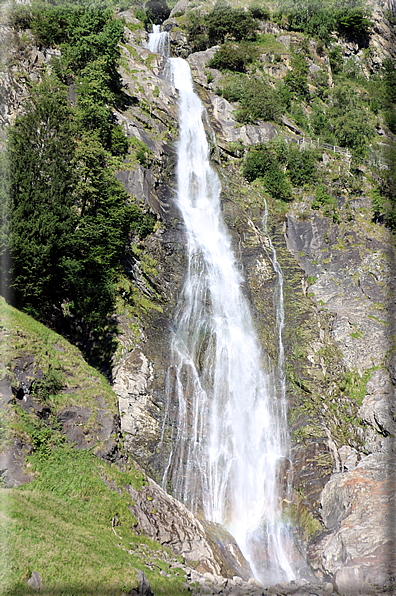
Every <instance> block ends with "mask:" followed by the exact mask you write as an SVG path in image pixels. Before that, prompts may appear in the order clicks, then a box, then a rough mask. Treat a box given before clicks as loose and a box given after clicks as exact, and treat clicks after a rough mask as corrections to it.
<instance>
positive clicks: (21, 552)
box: [0, 298, 186, 596]
mask: <svg viewBox="0 0 396 596" xmlns="http://www.w3.org/2000/svg"><path fill="white" fill-rule="evenodd" d="M0 321H1V323H0V356H1V360H2V362H4V363H5V368H4V369H3V372H2V376H4V375H5V374H9V375H11V376H12V373H13V369H14V368H15V363H16V359H17V358H18V357H20V356H22V355H23V354H25V355H28V354H33V355H34V364H35V367H36V368H37V367H38V366H39V367H40V368H41V370H42V371H43V372H44V374H45V375H47V376H48V378H50V375H49V372H50V371H52V372H54V371H56V373H57V375H58V376H57V378H60V379H61V380H62V384H63V386H64V387H66V388H69V389H73V390H74V391H75V393H63V392H62V390H60V391H59V390H54V392H55V393H56V394H55V395H47V394H43V395H42V396H40V398H39V399H40V400H41V401H43V402H44V401H45V403H46V404H49V405H50V407H51V415H50V417H49V419H48V420H45V421H44V420H41V419H40V418H39V417H37V416H36V415H35V414H34V413H33V412H32V411H26V410H24V409H23V408H22V407H21V406H20V405H18V404H10V405H9V406H5V407H4V408H3V409H2V410H0V423H1V424H0V441H1V444H0V453H1V452H2V451H4V449H5V448H6V446H7V444H10V443H11V444H12V443H13V440H14V438H16V437H17V438H19V439H20V440H21V441H22V443H23V445H25V446H26V445H30V447H31V450H32V454H31V455H29V456H28V457H27V458H26V462H25V470H26V471H27V472H29V473H31V474H33V475H34V480H33V482H31V483H29V484H25V485H23V486H21V487H19V488H13V489H8V488H0V535H1V544H2V549H1V551H0V552H1V555H0V593H1V594H12V595H17V594H21V595H24V594H34V593H35V592H34V591H33V590H32V589H31V588H29V587H28V586H27V583H26V580H27V579H28V578H29V577H30V576H31V573H32V571H37V572H38V573H39V574H40V575H41V577H42V579H43V585H44V589H43V590H42V591H41V592H40V593H41V594H45V595H48V596H49V595H50V594H51V596H63V595H65V596H66V595H68V596H70V595H76V596H83V595H85V596H91V595H92V596H93V595H103V596H113V595H114V596H120V595H121V593H122V592H126V593H129V592H130V591H131V590H132V589H133V588H135V587H136V586H137V582H136V570H137V569H142V570H143V571H144V573H145V574H146V575H147V577H148V579H149V581H150V585H151V587H152V589H153V591H154V593H155V594H159V595H161V594H164V595H165V596H178V595H179V594H180V595H182V594H185V593H186V590H185V589H184V587H183V586H182V581H183V579H184V577H183V574H181V575H180V576H178V577H177V576H176V575H175V573H176V572H175V571H174V570H173V569H172V570H171V569H169V557H170V555H169V553H168V552H167V551H166V550H165V549H163V548H162V547H161V546H160V545H159V544H157V543H155V542H153V541H151V540H149V539H148V538H146V537H145V536H138V535H137V534H136V533H135V531H134V529H135V527H136V519H135V517H134V516H133V514H132V513H131V511H130V509H129V507H130V505H131V497H130V495H129V493H128V491H127V487H128V486H130V485H131V486H134V487H135V488H136V489H137V490H141V487H142V486H143V484H145V483H147V480H146V478H145V476H144V474H143V473H142V472H140V471H139V470H136V469H135V468H134V466H133V463H132V462H130V466H129V467H128V468H127V466H126V464H125V466H124V469H123V470H121V469H119V468H118V467H116V466H115V464H112V465H110V464H108V463H106V462H104V461H102V460H100V459H98V458H97V457H95V455H94V454H93V452H92V451H91V450H76V449H75V448H74V447H73V446H71V445H69V444H68V442H67V440H66V438H65V436H64V435H63V434H62V433H61V428H60V425H59V423H58V422H57V419H56V413H57V412H59V411H60V410H61V409H63V408H64V407H66V406H68V405H73V404H78V405H84V406H85V407H89V408H91V409H92V412H93V414H92V417H91V418H92V421H94V420H95V417H96V411H97V409H98V408H100V407H103V405H101V404H102V402H101V400H98V401H95V400H97V398H101V399H103V400H104V401H105V403H106V406H107V408H108V409H109V410H110V411H111V412H114V414H116V413H117V412H118V408H117V398H116V395H115V394H114V392H113V391H112V389H111V387H110V386H109V385H108V384H107V382H106V380H105V379H104V377H102V376H101V375H100V374H99V373H98V372H97V371H96V370H95V369H93V368H92V367H90V366H89V365H88V364H87V363H86V362H85V361H84V359H83V357H82V354H81V352H80V351H79V350H78V349H77V348H76V347H74V346H72V345H71V344H69V343H68V342H67V341H66V340H65V339H63V338H62V337H61V336H59V335H58V334H56V333H54V332H53V331H51V330H49V329H47V328H46V327H44V325H42V324H40V323H38V322H37V321H35V320H34V319H32V318H31V317H29V316H28V315H26V314H24V313H21V312H19V311H17V310H16V309H14V308H12V307H10V306H9V305H8V304H6V303H5V301H4V300H3V298H0ZM90 423H91V420H90V421H89V423H88V424H90ZM120 447H121V449H122V445H120ZM95 449H96V447H95ZM3 486H4V484H3ZM0 487H1V485H0ZM112 520H116V522H117V524H118V525H116V527H115V529H114V530H115V532H116V533H115V532H114V531H113V528H112ZM123 549H125V550H123ZM128 551H130V553H131V554H130V553H128ZM155 559H158V560H162V565H161V568H163V569H167V571H168V573H171V574H172V577H171V578H167V577H165V578H164V577H162V576H160V575H159V572H160V569H158V568H154V570H153V571H152V570H150V569H149V568H148V567H147V566H146V563H147V562H150V561H154V560H155ZM174 561H176V558H174Z"/></svg>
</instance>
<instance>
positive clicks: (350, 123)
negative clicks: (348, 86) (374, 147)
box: [334, 109, 375, 160]
mask: <svg viewBox="0 0 396 596" xmlns="http://www.w3.org/2000/svg"><path fill="white" fill-rule="evenodd" d="M334 133H335V136H336V139H337V141H338V143H339V145H340V146H341V147H348V149H350V150H351V153H352V156H353V157H354V158H355V159H357V160H360V159H362V158H364V157H365V156H366V155H367V145H368V142H369V141H370V139H372V138H373V136H374V134H375V130H374V127H373V125H372V124H371V122H370V119H369V116H368V114H367V112H366V111H365V110H361V109H360V110H359V109H355V110H350V111H348V112H346V113H345V114H344V115H343V116H339V117H338V118H337V120H336V121H335V123H334Z"/></svg>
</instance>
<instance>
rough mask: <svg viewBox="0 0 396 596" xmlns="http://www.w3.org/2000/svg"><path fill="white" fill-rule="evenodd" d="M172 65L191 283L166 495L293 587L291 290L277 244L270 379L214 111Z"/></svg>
mask: <svg viewBox="0 0 396 596" xmlns="http://www.w3.org/2000/svg"><path fill="white" fill-rule="evenodd" d="M169 64H170V69H171V79H172V80H171V82H172V83H173V85H174V86H175V87H176V89H178V91H179V114H180V115H179V124H180V138H179V142H178V163H177V204H178V206H179V209H180V211H181V213H182V215H183V219H184V223H185V228H186V234H187V238H188V271H187V277H186V281H185V284H184V288H183V292H182V295H181V297H180V301H179V307H178V313H177V316H176V320H175V331H174V333H173V338H172V354H171V366H170V368H169V371H168V378H167V405H166V417H168V420H166V419H165V420H164V427H163V428H164V431H165V428H166V424H168V423H170V425H171V429H172V430H171V443H172V444H173V445H174V447H173V450H172V452H171V453H170V456H169V461H168V465H167V467H166V469H165V472H164V477H163V485H164V487H168V486H170V487H171V490H172V492H173V494H174V495H175V496H176V497H177V498H179V499H180V500H182V501H183V502H184V503H185V504H186V505H187V506H189V507H190V508H191V509H192V510H194V511H197V510H202V511H203V514H204V516H205V518H206V519H208V520H211V521H215V522H219V523H222V524H224V525H225V526H226V527H227V528H228V529H229V531H230V532H231V533H232V534H233V535H234V537H235V539H236V540H237V542H238V544H239V546H240V548H241V550H242V552H243V553H244V555H245V556H246V558H247V559H248V560H249V562H250V563H251V566H252V568H253V571H254V572H255V575H256V577H257V578H258V579H260V580H261V581H264V582H265V581H266V582H271V581H274V580H279V579H288V580H290V579H293V578H294V572H293V569H292V567H291V565H290V563H289V561H288V556H287V548H288V546H287V545H288V542H289V540H290V539H289V536H288V527H287V525H286V524H284V523H283V522H282V519H281V510H280V505H279V498H278V490H277V469H278V467H279V463H280V462H282V460H283V459H284V458H285V456H286V454H287V433H286V420H285V409H286V408H285V381H284V376H283V345H282V327H283V302H282V282H283V278H282V274H281V270H280V267H279V265H278V262H277V259H276V253H275V250H274V247H273V246H272V243H270V244H269V248H270V251H271V262H272V264H273V267H274V270H275V272H276V274H277V278H278V282H279V283H278V290H279V297H278V298H279V299H278V309H277V323H278V331H279V362H278V369H277V370H276V371H274V372H267V373H266V372H264V364H265V363H264V358H263V354H262V353H261V350H260V347H259V343H258V340H257V337H256V334H255V331H254V328H253V323H252V318H251V315H250V312H249V309H248V305H247V301H246V299H245V297H244V295H243V291H242V287H243V283H244V281H243V278H242V276H241V274H240V273H239V271H238V267H237V264H236V262H235V259H234V256H233V252H232V249H231V240H230V237H229V235H228V234H227V232H226V229H225V226H224V224H223V221H222V217H221V209H220V191H221V185H220V181H219V178H218V176H217V174H216V172H215V170H214V169H213V168H212V167H211V165H210V162H209V146H208V142H207V139H206V134H205V130H204V126H203V122H202V114H203V106H202V104H201V102H200V100H199V98H198V97H197V95H195V93H194V91H193V83H192V78H191V73H190V67H189V65H188V63H187V62H186V61H185V60H182V59H181V58H170V59H169ZM175 411H176V412H177V413H176V414H174V412H175Z"/></svg>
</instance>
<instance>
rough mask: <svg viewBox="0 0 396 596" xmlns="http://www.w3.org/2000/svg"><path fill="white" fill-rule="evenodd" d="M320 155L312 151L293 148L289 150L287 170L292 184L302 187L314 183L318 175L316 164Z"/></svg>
mask: <svg viewBox="0 0 396 596" xmlns="http://www.w3.org/2000/svg"><path fill="white" fill-rule="evenodd" d="M317 159H318V154H317V152H316V151H313V150H310V149H302V150H300V149H299V147H291V148H290V150H289V156H288V163H287V170H288V172H289V176H290V180H291V183H292V184H293V185H294V186H302V185H303V184H309V183H311V182H313V181H314V179H315V174H316V162H317Z"/></svg>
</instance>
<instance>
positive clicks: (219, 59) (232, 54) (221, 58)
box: [208, 43, 251, 72]
mask: <svg viewBox="0 0 396 596" xmlns="http://www.w3.org/2000/svg"><path fill="white" fill-rule="evenodd" d="M248 62H251V58H250V57H249V55H248V54H247V53H246V51H244V49H243V48H241V47H239V46H238V45H235V44H230V43H227V44H224V45H222V46H221V47H220V49H218V50H217V52H216V53H215V55H214V56H213V58H212V59H211V60H210V61H209V63H208V66H209V67H210V68H217V69H218V70H233V71H235V72H245V69H246V64H247V63H248Z"/></svg>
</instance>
